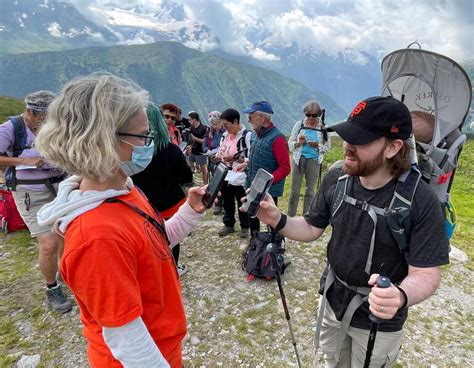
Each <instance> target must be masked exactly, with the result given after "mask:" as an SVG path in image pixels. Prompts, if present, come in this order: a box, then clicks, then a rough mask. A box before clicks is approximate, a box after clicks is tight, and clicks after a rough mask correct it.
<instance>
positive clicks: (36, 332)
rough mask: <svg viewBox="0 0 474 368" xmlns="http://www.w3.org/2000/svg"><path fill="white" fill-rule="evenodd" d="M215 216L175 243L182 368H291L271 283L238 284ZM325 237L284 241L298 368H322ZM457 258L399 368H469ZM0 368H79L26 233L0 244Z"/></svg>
mask: <svg viewBox="0 0 474 368" xmlns="http://www.w3.org/2000/svg"><path fill="white" fill-rule="evenodd" d="M221 226H222V225H221V222H220V219H219V218H218V217H217V216H213V215H211V214H208V215H206V220H205V221H203V222H202V223H201V224H200V225H199V226H198V228H197V229H196V230H195V231H194V232H193V233H192V235H191V236H190V237H188V238H187V239H186V240H185V242H184V243H183V247H182V250H181V254H182V262H183V263H185V264H186V265H187V266H188V268H189V273H188V274H187V275H185V276H184V277H183V278H182V290H183V298H184V302H185V305H186V313H187V317H188V335H187V336H186V339H185V341H184V352H183V353H184V362H185V366H186V367H296V366H297V365H296V359H295V353H294V349H293V345H292V343H291V339H290V334H289V330H288V324H287V321H286V320H285V315H284V311H283V308H282V304H281V300H280V295H279V292H278V288H277V284H276V282H275V281H270V282H268V281H262V280H256V281H253V282H250V283H248V282H246V274H245V273H244V272H243V271H242V269H241V256H240V254H241V249H242V248H243V247H244V246H245V244H246V243H247V241H245V240H241V239H240V238H239V237H238V233H235V234H233V235H231V236H228V237H226V238H223V239H222V238H219V237H218V236H217V231H218V229H219V228H220V227H221ZM326 241H327V235H325V236H323V238H322V239H321V240H319V241H317V242H314V243H299V242H293V241H289V242H288V243H287V254H286V259H287V260H290V261H291V262H292V263H291V265H290V266H289V267H288V269H287V271H286V272H285V275H284V276H283V283H284V284H283V287H284V291H285V293H286V298H287V301H288V305H289V310H290V315H291V323H292V326H293V329H294V334H295V336H296V339H297V348H298V350H299V354H300V356H301V360H302V366H303V367H319V366H322V363H321V356H320V355H319V354H317V355H315V353H314V348H313V342H314V331H315V324H316V323H315V313H316V308H317V299H318V295H317V285H318V280H319V275H320V273H321V271H322V269H323V266H324V244H325V243H326ZM466 262H467V257H466V255H465V254H464V253H463V252H461V251H459V250H457V249H456V248H453V251H452V252H451V265H449V266H447V267H445V268H444V269H443V276H444V277H443V281H442V285H441V287H440V288H439V290H438V291H437V293H436V295H435V296H433V297H432V298H431V299H430V300H429V301H426V302H424V303H422V304H420V305H418V306H415V307H413V308H411V313H410V317H409V322H408V323H407V328H406V336H405V342H404V344H403V348H402V352H401V355H400V359H399V362H398V367H432V368H434V367H473V366H474V352H473V339H472V335H473V327H472V326H473V301H474V300H473V293H472V291H473V277H472V274H471V273H470V272H469V271H468V270H467V268H466V267H465V263H466ZM0 320H1V322H0V366H1V367H10V366H18V367H35V366H40V367H83V366H87V360H86V356H85V344H84V340H83V338H82V336H81V327H80V323H79V318H78V310H77V307H75V308H74V309H73V311H72V312H70V313H68V314H65V315H59V314H57V313H55V312H52V311H51V310H49V309H47V307H46V304H45V300H44V290H43V289H42V283H41V278H40V276H39V271H38V266H37V264H36V246H35V245H34V244H33V243H32V242H31V240H30V238H29V236H28V234H27V233H26V232H18V233H14V234H11V235H8V236H7V237H3V238H1V239H0Z"/></svg>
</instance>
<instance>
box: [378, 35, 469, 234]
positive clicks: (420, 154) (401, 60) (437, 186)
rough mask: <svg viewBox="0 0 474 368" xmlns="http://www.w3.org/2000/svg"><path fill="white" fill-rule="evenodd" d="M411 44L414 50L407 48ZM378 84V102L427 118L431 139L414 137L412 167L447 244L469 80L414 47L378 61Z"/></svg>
mask: <svg viewBox="0 0 474 368" xmlns="http://www.w3.org/2000/svg"><path fill="white" fill-rule="evenodd" d="M414 44H416V45H418V47H419V49H414V48H410V46H412V45H414ZM382 79H383V82H382V93H381V94H382V96H392V97H393V98H396V99H398V100H399V101H402V102H403V103H404V104H405V105H406V106H407V107H408V109H409V110H410V112H411V113H412V114H416V113H422V114H425V115H427V116H431V119H432V126H431V129H430V132H429V133H430V134H429V137H430V138H431V139H428V140H426V139H425V140H424V141H421V140H420V139H417V136H416V132H415V136H414V140H415V142H416V144H415V145H414V149H415V148H416V154H414V155H413V162H412V164H413V165H414V166H415V165H416V167H417V168H418V170H419V171H420V173H421V177H422V179H423V180H424V181H426V182H427V183H428V184H429V186H430V187H431V188H432V189H433V190H434V191H435V193H436V195H437V196H438V199H439V201H440V202H441V205H442V207H443V210H444V214H445V219H446V221H445V225H446V226H445V227H446V234H447V235H448V238H449V237H450V236H451V235H452V233H453V231H454V228H455V226H456V215H455V211H454V207H453V205H452V203H451V202H450V199H449V192H450V190H451V186H452V184H453V180H454V174H455V172H456V166H457V164H458V160H459V157H460V154H461V151H462V147H463V144H464V142H465V141H466V136H465V135H464V134H462V132H461V130H462V127H463V125H464V123H465V121H466V117H467V115H468V113H469V108H470V104H471V98H472V88H471V82H470V79H469V77H468V75H467V74H466V72H465V71H464V69H463V68H462V67H461V66H460V65H459V64H457V63H456V62H455V61H453V60H451V59H449V58H447V57H446V56H443V55H439V54H436V53H433V52H430V51H425V50H422V49H421V47H420V45H419V44H418V43H412V44H410V45H408V47H407V48H406V49H402V50H397V51H394V52H392V53H390V54H388V55H387V56H385V58H384V59H383V60H382ZM414 130H415V129H414ZM431 130H432V132H431Z"/></svg>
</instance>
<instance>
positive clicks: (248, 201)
mask: <svg viewBox="0 0 474 368" xmlns="http://www.w3.org/2000/svg"><path fill="white" fill-rule="evenodd" d="M272 182H273V175H272V174H270V173H269V172H267V171H265V170H264V169H259V170H258V171H257V174H256V175H255V177H254V178H253V181H252V184H251V185H250V188H249V191H248V192H247V196H246V197H245V201H244V203H243V204H242V207H241V209H242V211H244V212H247V214H248V215H249V217H257V213H258V210H259V208H260V202H262V201H263V200H264V198H265V197H266V196H267V193H268V190H269V189H270V187H271V186H272ZM262 221H263V220H262Z"/></svg>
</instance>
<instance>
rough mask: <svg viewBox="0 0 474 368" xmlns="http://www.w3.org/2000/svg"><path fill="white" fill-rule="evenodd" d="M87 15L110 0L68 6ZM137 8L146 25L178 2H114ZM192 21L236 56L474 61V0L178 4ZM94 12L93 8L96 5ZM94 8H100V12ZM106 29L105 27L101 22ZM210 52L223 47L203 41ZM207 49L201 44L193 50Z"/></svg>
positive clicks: (185, 0) (182, 0) (200, 0)
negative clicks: (409, 52) (287, 47)
mask: <svg viewBox="0 0 474 368" xmlns="http://www.w3.org/2000/svg"><path fill="white" fill-rule="evenodd" d="M69 1H70V2H72V3H74V4H75V5H76V6H77V7H78V8H79V9H80V10H81V11H82V12H84V13H89V15H90V14H93V15H94V17H95V18H96V19H100V20H101V21H102V24H104V22H103V21H104V19H106V18H107V17H106V16H105V14H104V13H100V12H97V9H103V8H104V6H105V5H106V4H110V3H111V1H110V0H69ZM112 3H114V4H117V5H120V6H123V7H126V8H129V9H131V8H132V7H133V6H139V7H140V9H141V10H142V14H143V15H144V17H145V18H144V19H146V15H147V14H148V15H150V16H152V15H153V14H154V13H155V12H156V11H157V10H159V9H160V7H162V6H168V5H170V4H172V0H168V1H166V0H112ZM174 3H177V4H180V5H183V6H184V10H185V14H186V17H187V18H188V20H190V21H194V22H198V23H203V24H206V25H207V26H208V27H209V28H210V29H211V31H212V33H213V35H214V36H217V37H218V38H219V40H220V46H221V47H222V48H223V49H224V50H225V51H227V52H231V53H234V54H249V55H252V56H253V57H255V58H264V59H265V58H267V59H268V58H270V59H271V58H273V57H275V55H272V52H271V50H269V49H265V47H264V45H268V44H270V43H273V44H275V43H281V44H288V43H290V44H291V43H292V42H296V43H297V44H298V46H299V47H301V48H311V49H312V50H313V51H321V52H326V53H329V54H333V53H336V52H343V53H345V54H347V55H348V54H350V55H351V59H352V60H355V62H357V63H364V62H365V56H364V53H365V52H369V53H372V54H375V55H376V56H377V57H378V58H382V57H383V56H384V55H386V54H387V53H389V52H391V51H393V50H396V49H399V48H404V47H406V46H407V45H408V44H409V43H411V42H413V41H419V42H420V43H421V44H422V47H423V48H424V49H427V50H431V51H434V52H438V53H441V54H444V55H446V56H449V57H451V58H453V59H454V60H457V61H463V60H466V59H472V58H474V42H473V41H472V29H473V25H474V24H473V22H474V21H473V19H474V2H473V1H471V0H418V1H413V0H382V1H381V0H278V1H277V0H175V1H174ZM91 6H92V7H91ZM108 6H109V5H108ZM93 8H96V9H95V11H93ZM99 23H101V22H99ZM202 44H203V45H205V46H203V47H206V48H212V47H217V44H216V43H215V42H208V43H207V44H206V43H205V41H203V42H202ZM192 45H194V46H196V47H197V48H199V47H201V44H200V43H199V42H196V40H195V41H194V43H193V44H192Z"/></svg>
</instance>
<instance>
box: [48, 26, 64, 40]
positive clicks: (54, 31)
mask: <svg viewBox="0 0 474 368" xmlns="http://www.w3.org/2000/svg"><path fill="white" fill-rule="evenodd" d="M48 32H49V34H50V35H51V36H53V37H62V33H61V26H60V25H59V24H58V23H56V22H53V23H50V24H49V26H48Z"/></svg>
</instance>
